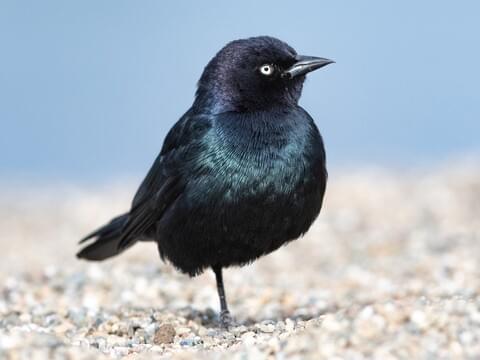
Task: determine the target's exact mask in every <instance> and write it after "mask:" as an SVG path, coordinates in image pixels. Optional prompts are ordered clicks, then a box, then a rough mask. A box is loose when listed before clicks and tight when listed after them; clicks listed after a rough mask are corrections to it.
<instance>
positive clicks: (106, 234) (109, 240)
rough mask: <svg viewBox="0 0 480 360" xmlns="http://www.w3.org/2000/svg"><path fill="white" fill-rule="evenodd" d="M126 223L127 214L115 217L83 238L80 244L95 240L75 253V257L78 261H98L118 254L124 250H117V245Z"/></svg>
mask: <svg viewBox="0 0 480 360" xmlns="http://www.w3.org/2000/svg"><path fill="white" fill-rule="evenodd" d="M127 221H128V213H127V214H123V215H120V216H117V217H116V218H114V219H112V221H110V222H109V223H108V224H106V225H104V226H102V227H101V228H99V229H97V230H95V231H94V232H92V233H91V234H88V235H87V236H85V237H84V238H83V239H82V240H80V244H82V243H84V242H85V241H87V240H89V239H93V238H96V239H95V241H94V242H93V243H91V244H90V245H87V246H85V247H84V248H83V249H82V250H80V251H79V252H78V253H77V257H78V258H80V259H87V260H92V261H100V260H105V259H107V258H109V257H112V256H115V255H118V254H120V253H121V252H122V251H123V250H125V249H119V246H118V245H119V243H120V240H121V238H122V229H123V227H124V225H125V224H126V223H127Z"/></svg>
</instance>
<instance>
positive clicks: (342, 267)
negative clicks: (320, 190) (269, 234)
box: [0, 166, 480, 360]
mask: <svg viewBox="0 0 480 360" xmlns="http://www.w3.org/2000/svg"><path fill="white" fill-rule="evenodd" d="M478 169H479V167H478V166H477V167H475V166H469V167H468V166H466V167H463V166H462V167H460V166H457V167H455V168H453V169H452V168H448V167H445V168H442V169H436V170H435V171H429V172H427V171H415V172H387V171H373V170H371V171H357V172H349V173H348V174H333V175H332V176H331V178H330V185H329V188H328V194H327V199H326V203H325V208H324V211H323V213H322V214H321V216H320V218H319V220H318V221H317V222H316V223H315V224H314V226H313V227H312V229H311V231H310V232H309V233H308V234H307V235H306V236H305V237H304V238H302V239H301V240H299V241H296V242H293V243H291V244H290V245H288V246H286V247H283V248H282V249H280V250H279V251H277V252H276V253H274V254H273V255H270V256H268V257H265V258H263V259H261V260H260V261H258V262H256V263H254V264H253V265H251V266H248V267H244V268H241V269H239V268H232V269H228V270H227V271H226V272H225V281H226V290H227V296H228V298H229V301H230V306H231V311H232V313H233V315H234V316H235V318H236V322H237V324H238V326H236V327H234V328H232V329H231V330H230V331H228V332H227V331H223V330H221V329H220V328H219V327H218V322H217V321H218V320H217V316H216V311H217V309H218V304H217V301H218V300H217V294H216V289H215V281H214V277H213V274H211V273H206V274H203V275H201V276H199V277H197V278H195V279H190V278H188V277H187V276H184V275H182V274H179V273H177V272H175V271H174V270H173V269H172V268H171V266H169V265H168V264H163V263H161V262H160V260H159V259H158V255H157V252H156V248H155V247H154V245H153V244H139V245H137V246H135V248H133V249H131V250H130V251H128V252H127V253H125V254H123V255H122V256H120V257H118V258H116V259H113V260H111V261H108V262H103V263H86V262H81V261H78V260H76V259H75V257H74V253H75V249H76V245H75V243H76V241H77V239H78V238H79V237H80V236H82V235H84V234H85V233H86V232H88V231H89V230H91V229H92V228H94V227H95V226H97V225H100V224H101V223H102V222H104V221H106V220H108V219H109V218H110V217H111V216H113V215H115V214H117V213H119V212H120V211H123V210H124V209H125V208H126V207H127V206H128V203H129V200H130V197H131V194H132V192H133V191H134V187H133V186H125V185H123V186H121V185H117V186H102V187H97V188H95V189H93V188H86V187H85V188H74V187H72V186H63V187H62V186H59V187H56V188H53V187H49V188H42V189H41V190H39V189H31V188H29V189H23V191H22V193H21V194H20V191H19V188H18V187H16V188H14V189H13V190H12V188H11V189H10V190H9V189H8V187H3V190H1V193H0V246H1V248H2V262H1V264H0V358H5V359H43V358H52V359H99V358H112V357H114V358H120V357H124V356H126V357H127V358H130V359H133V358H134V359H142V358H145V359H151V358H171V357H174V358H180V359H190V358H192V359H198V358H200V359H202V358H204V359H212V358H213V359H216V358H233V359H257V358H278V359H285V358H292V359H304V358H312V359H319V358H329V359H367V358H376V359H382V360H388V359H396V358H400V359H402V358H403V359H411V358H421V359H456V358H466V359H478V358H480V296H479V291H480V265H479V255H480V215H479V214H480V171H479V170H478Z"/></svg>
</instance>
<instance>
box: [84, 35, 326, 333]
mask: <svg viewBox="0 0 480 360" xmlns="http://www.w3.org/2000/svg"><path fill="white" fill-rule="evenodd" d="M331 62H332V61H331V60H328V59H323V58H315V57H306V56H299V55H297V53H296V52H295V50H293V49H292V48H291V47H290V46H288V45H287V44H285V43H284V42H282V41H280V40H277V39H275V38H272V37H267V36H262V37H255V38H249V39H243V40H237V41H233V42H231V43H229V44H227V45H226V46H225V47H224V48H223V49H222V50H220V52H218V53H217V55H216V56H215V57H214V58H213V59H212V60H211V61H210V62H209V64H208V65H207V66H206V68H205V70H204V72H203V74H202V76H201V78H200V81H199V83H198V89H197V93H196V96H195V101H194V103H193V105H192V107H191V108H190V109H189V110H188V111H187V112H186V113H185V114H184V115H183V116H182V117H181V119H180V120H179V121H178V122H177V123H176V124H175V125H174V126H173V128H172V129H171V130H170V132H169V133H168V135H167V137H166V138H165V141H164V144H163V147H162V150H161V152H160V154H159V156H158V157H157V159H156V160H155V162H154V163H153V165H152V167H151V169H150V171H149V172H148V174H147V176H146V178H145V179H144V180H143V182H142V184H141V185H140V188H139V189H138V191H137V193H136V195H135V197H134V199H133V202H132V206H131V209H130V211H129V212H128V213H126V214H124V215H121V216H118V217H116V218H114V219H113V220H112V221H111V222H110V223H109V224H107V225H105V226H103V227H101V228H100V229H98V230H97V231H95V232H93V233H92V234H90V235H88V236H87V237H86V238H84V239H83V240H82V242H84V241H86V240H88V239H91V238H94V242H93V243H92V244H90V245H87V246H86V247H84V248H83V249H82V250H81V251H80V252H79V253H78V254H77V256H78V257H79V258H84V259H88V260H103V259H106V258H108V257H111V256H114V255H117V254H119V253H120V252H122V251H123V250H124V249H126V248H128V247H130V246H132V245H133V244H135V242H137V241H139V240H146V241H155V242H156V243H157V245H158V250H159V252H160V255H161V257H162V259H166V260H168V261H169V262H171V263H172V264H173V265H174V266H175V267H176V268H177V269H179V270H180V271H182V272H184V273H187V274H189V275H191V276H194V275H197V274H199V273H201V272H202V271H204V270H205V269H206V268H212V269H213V270H214V271H215V274H216V278H217V285H218V291H219V296H220V301H221V308H222V313H221V315H222V316H221V319H222V323H223V324H224V325H228V322H229V320H230V315H229V312H228V309H227V303H226V300H225V295H224V289H223V280H222V268H224V267H229V266H232V265H244V264H246V263H249V262H251V261H253V260H255V259H256V258H258V257H260V256H262V255H266V254H268V253H270V252H272V251H274V250H276V249H277V248H279V247H280V246H282V245H283V244H285V243H287V242H289V241H291V240H294V239H296V238H298V237H300V236H301V235H302V234H304V233H305V232H306V231H307V230H308V229H309V227H310V225H311V224H312V222H313V221H314V220H315V218H316V217H317V215H318V214H319V212H320V209H321V207H322V200H323V195H324V192H325V186H326V180H327V171H326V167H325V151H324V146H323V142H322V138H321V136H320V133H319V131H318V129H317V127H316V126H315V124H314V122H313V120H312V118H311V117H310V116H309V115H308V113H307V112H306V111H305V110H304V109H302V108H301V107H300V106H299V105H298V99H299V97H300V95H301V91H302V85H303V82H304V80H305V74H306V73H308V72H309V71H312V70H315V69H317V68H320V67H322V66H325V65H327V64H329V63H331Z"/></svg>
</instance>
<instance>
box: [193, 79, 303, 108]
mask: <svg viewBox="0 0 480 360" xmlns="http://www.w3.org/2000/svg"><path fill="white" fill-rule="evenodd" d="M297 101H298V98H296V97H295V98H294V97H285V96H279V97H274V96H268V97H258V96H249V94H245V93H240V92H238V91H235V90H232V89H226V88H225V87H216V86H202V85H201V84H199V87H198V89H197V92H196V95H195V101H194V103H193V106H192V107H193V108H194V109H196V110H197V111H199V112H201V113H205V114H221V113H226V112H235V113H255V112H261V111H276V110H277V109H282V108H294V107H297V106H298V103H297Z"/></svg>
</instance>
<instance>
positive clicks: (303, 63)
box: [283, 55, 335, 79]
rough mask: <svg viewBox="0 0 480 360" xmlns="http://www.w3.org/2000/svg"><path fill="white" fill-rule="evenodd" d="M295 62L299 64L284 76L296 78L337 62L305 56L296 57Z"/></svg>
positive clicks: (293, 66)
mask: <svg viewBox="0 0 480 360" xmlns="http://www.w3.org/2000/svg"><path fill="white" fill-rule="evenodd" d="M295 60H296V61H297V62H296V63H295V64H293V65H292V66H291V67H290V68H289V69H287V70H285V72H284V73H283V75H284V76H285V77H287V78H289V79H291V78H294V77H295V76H300V75H305V74H307V73H309V72H310V71H314V70H317V69H320V68H321V67H324V66H326V65H328V64H331V63H334V62H335V61H333V60H330V59H325V58H321V57H315V56H304V55H297V56H295Z"/></svg>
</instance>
